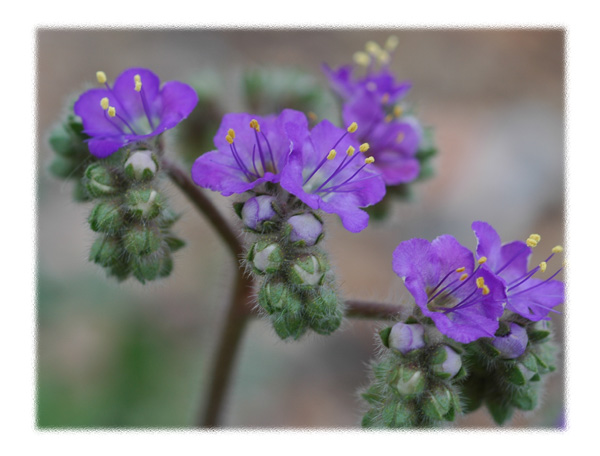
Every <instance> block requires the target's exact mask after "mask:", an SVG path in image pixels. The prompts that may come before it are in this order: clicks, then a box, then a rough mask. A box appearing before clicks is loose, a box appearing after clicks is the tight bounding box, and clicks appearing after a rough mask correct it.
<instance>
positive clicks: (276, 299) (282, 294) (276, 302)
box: [258, 280, 295, 314]
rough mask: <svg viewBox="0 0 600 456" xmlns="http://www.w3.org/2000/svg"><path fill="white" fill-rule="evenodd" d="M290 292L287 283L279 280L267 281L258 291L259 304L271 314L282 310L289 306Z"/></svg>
mask: <svg viewBox="0 0 600 456" xmlns="http://www.w3.org/2000/svg"><path fill="white" fill-rule="evenodd" d="M289 294H290V293H289V290H288V288H287V287H286V286H285V283H283V282H281V281H279V280H269V281H265V282H264V283H263V285H262V286H261V287H260V290H259V291H258V304H259V305H260V306H261V307H262V308H263V309H265V310H266V311H267V312H268V313H269V314H272V313H274V312H281V311H282V310H283V309H284V308H285V307H287V300H288V296H289ZM292 299H295V298H292Z"/></svg>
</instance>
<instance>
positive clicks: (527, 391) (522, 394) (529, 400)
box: [511, 383, 539, 411]
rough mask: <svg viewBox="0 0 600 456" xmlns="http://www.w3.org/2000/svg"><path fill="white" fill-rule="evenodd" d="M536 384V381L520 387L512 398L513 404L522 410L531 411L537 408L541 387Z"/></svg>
mask: <svg viewBox="0 0 600 456" xmlns="http://www.w3.org/2000/svg"><path fill="white" fill-rule="evenodd" d="M535 385H536V384H535V383H529V384H527V385H526V386H524V387H522V388H518V389H517V391H516V393H515V394H514V396H513V398H512V401H511V402H512V404H513V405H514V406H515V407H517V408H518V409H521V410H526V411H530V410H533V409H535V407H536V406H537V401H538V393H539V389H538V387H537V386H535Z"/></svg>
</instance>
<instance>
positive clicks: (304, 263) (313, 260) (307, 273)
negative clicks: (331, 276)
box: [289, 254, 329, 288]
mask: <svg viewBox="0 0 600 456" xmlns="http://www.w3.org/2000/svg"><path fill="white" fill-rule="evenodd" d="M328 269H329V265H328V264H327V262H326V260H325V258H323V257H322V256H316V255H312V254H308V255H302V256H300V257H299V258H298V259H296V260H295V261H294V263H293V265H292V267H291V268H290V271H289V277H290V281H291V282H292V283H294V284H296V285H299V286H301V287H306V288H313V287H315V286H317V285H321V284H322V283H323V280H324V279H325V273H326V272H327V270H328Z"/></svg>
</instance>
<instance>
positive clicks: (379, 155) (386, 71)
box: [323, 36, 424, 186]
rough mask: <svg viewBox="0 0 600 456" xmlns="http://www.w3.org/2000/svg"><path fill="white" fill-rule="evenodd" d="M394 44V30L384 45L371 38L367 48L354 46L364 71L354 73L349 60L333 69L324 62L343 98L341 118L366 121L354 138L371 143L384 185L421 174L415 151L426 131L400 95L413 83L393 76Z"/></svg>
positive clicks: (354, 69)
mask: <svg viewBox="0 0 600 456" xmlns="http://www.w3.org/2000/svg"><path fill="white" fill-rule="evenodd" d="M397 45H398V39H397V38H396V37H393V36H392V37H390V38H389V39H388V40H387V42H386V44H385V46H384V48H381V47H380V46H379V45H378V44H377V43H375V42H372V41H370V42H368V43H367V45H366V52H357V53H356V54H355V55H354V61H355V63H356V65H357V66H358V67H364V68H365V70H364V75H363V76H356V74H355V73H356V70H358V68H356V67H353V66H352V65H344V66H342V67H340V68H338V69H336V70H334V69H332V68H330V67H329V66H328V65H324V66H323V70H324V72H325V74H326V75H327V77H328V78H329V81H330V83H331V86H332V88H333V89H334V90H335V91H336V92H337V93H338V95H340V97H341V98H342V100H343V107H342V116H343V119H344V122H345V124H346V125H349V124H350V123H351V122H354V121H356V122H358V123H359V124H361V125H364V126H365V128H363V129H362V131H361V132H360V133H359V135H358V139H359V141H361V142H368V143H369V144H370V146H371V153H372V155H373V157H375V166H376V167H377V169H378V170H379V171H380V173H381V174H382V176H383V179H384V181H385V183H386V185H388V186H395V185H398V184H405V183H408V182H412V181H414V180H415V179H416V178H417V177H418V176H419V172H420V163H419V160H418V158H417V156H416V155H417V152H418V150H419V147H420V144H421V143H422V141H423V134H424V133H423V129H422V127H421V126H420V124H419V122H418V121H417V119H416V118H415V117H414V116H413V115H411V114H410V113H407V107H406V105H405V103H404V101H403V97H404V96H405V95H406V94H407V93H408V91H409V89H410V87H411V84H410V83H409V82H407V81H403V82H396V79H395V77H394V75H393V73H392V72H391V71H390V62H391V56H392V54H393V52H394V50H395V49H396V46H397Z"/></svg>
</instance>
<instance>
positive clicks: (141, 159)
mask: <svg viewBox="0 0 600 456" xmlns="http://www.w3.org/2000/svg"><path fill="white" fill-rule="evenodd" d="M156 171H158V164H157V162H156V159H155V158H154V156H153V155H152V152H151V151H149V150H139V151H137V152H134V153H133V154H132V155H131V156H130V157H129V158H128V159H127V161H126V162H125V174H126V175H127V177H129V178H130V179H134V180H138V181H145V180H150V179H152V178H153V177H154V175H155V174H156Z"/></svg>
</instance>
